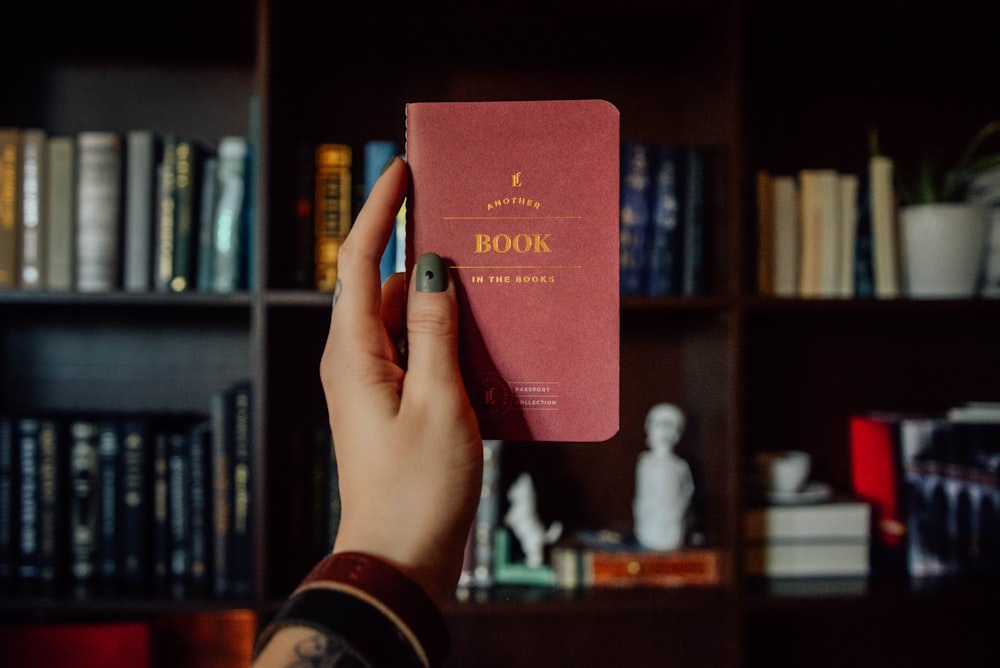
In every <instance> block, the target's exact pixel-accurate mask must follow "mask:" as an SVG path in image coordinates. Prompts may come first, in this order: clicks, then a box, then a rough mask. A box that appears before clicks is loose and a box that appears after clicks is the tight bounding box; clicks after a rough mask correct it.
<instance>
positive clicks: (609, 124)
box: [406, 100, 619, 442]
mask: <svg viewBox="0 0 1000 668" xmlns="http://www.w3.org/2000/svg"><path fill="white" fill-rule="evenodd" d="M406 159H407V162H408V163H409V166H410V174H411V179H410V188H411V191H410V193H409V195H408V200H407V209H406V210H407V233H406V244H407V267H408V270H412V266H413V263H414V262H415V261H416V259H417V258H418V257H420V255H422V254H423V253H425V252H434V253H437V254H438V255H440V256H441V257H442V258H444V260H445V262H447V263H448V264H449V265H450V266H451V267H452V272H453V273H452V275H453V276H455V277H456V280H457V283H458V292H459V303H460V311H461V312H460V324H459V327H460V350H459V353H460V357H461V363H462V369H463V373H464V374H465V382H466V387H467V389H468V391H469V397H470V399H471V401H472V405H473V407H474V408H475V410H476V413H477V415H478V416H479V423H480V429H481V431H482V435H483V438H485V439H499V440H518V441H581V442H597V441H605V440H607V439H609V438H611V437H612V436H614V435H615V434H616V433H617V432H618V395H619V334H618V330H619V317H618V316H619V284H618V278H619V274H618V262H619V247H618V231H619V225H618V198H619V193H618V190H619V172H618V169H619V167H618V163H619V114H618V110H617V109H616V108H615V107H614V106H613V105H611V104H609V103H608V102H605V101H603V100H549V101H532V102H427V103H411V104H408V105H407V107H406Z"/></svg>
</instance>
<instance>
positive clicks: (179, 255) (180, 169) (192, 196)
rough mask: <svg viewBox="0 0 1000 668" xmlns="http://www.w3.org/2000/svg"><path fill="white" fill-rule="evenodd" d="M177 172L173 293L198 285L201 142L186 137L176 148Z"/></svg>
mask: <svg viewBox="0 0 1000 668" xmlns="http://www.w3.org/2000/svg"><path fill="white" fill-rule="evenodd" d="M175 151H176V154H175V162H174V165H175V171H174V248H173V251H174V258H173V262H174V268H173V276H172V277H171V279H170V290H171V291H172V292H185V291H187V290H193V289H194V288H195V286H196V285H197V276H196V270H197V266H198V265H197V262H198V260H197V251H198V240H199V237H198V223H199V215H200V213H201V204H200V198H201V166H202V159H203V153H202V150H201V147H200V146H199V145H198V143H197V142H195V141H192V140H182V141H179V142H177V147H176V149H175Z"/></svg>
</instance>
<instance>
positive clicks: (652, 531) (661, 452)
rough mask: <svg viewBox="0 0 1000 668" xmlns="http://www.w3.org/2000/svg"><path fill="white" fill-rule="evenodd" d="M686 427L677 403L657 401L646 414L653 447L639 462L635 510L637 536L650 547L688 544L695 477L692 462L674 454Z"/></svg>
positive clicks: (657, 548) (645, 545)
mask: <svg viewBox="0 0 1000 668" xmlns="http://www.w3.org/2000/svg"><path fill="white" fill-rule="evenodd" d="M683 431H684V413H682V412H681V410H680V409H679V408H678V407H677V406H675V405H673V404H668V403H660V404H656V405H655V406H653V407H652V408H650V409H649V413H647V414H646V445H648V446H649V449H648V450H646V451H644V452H642V453H641V454H640V455H639V461H638V464H637V465H636V475H635V500H634V501H633V503H632V511H633V514H634V519H635V536H636V539H637V540H638V541H639V543H640V544H641V545H642V546H643V547H646V548H649V549H653V550H673V549H676V548H678V547H681V546H682V545H683V544H684V534H685V529H686V522H685V520H686V516H687V510H688V505H689V504H690V503H691V496H692V495H693V494H694V480H693V479H692V476H691V468H690V467H689V466H688V463H687V462H686V461H684V460H683V459H682V458H681V457H678V456H677V455H676V454H674V446H675V445H677V441H679V440H680V437H681V433H682V432H683Z"/></svg>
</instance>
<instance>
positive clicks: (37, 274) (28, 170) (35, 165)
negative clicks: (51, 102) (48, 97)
mask: <svg viewBox="0 0 1000 668" xmlns="http://www.w3.org/2000/svg"><path fill="white" fill-rule="evenodd" d="M20 155H21V166H20V169H19V171H18V173H19V174H20V179H21V181H20V188H19V192H18V196H19V197H20V199H21V201H20V203H19V207H18V210H19V211H20V218H21V221H20V222H21V225H20V228H21V229H20V237H21V238H20V246H21V252H20V256H21V258H20V266H19V272H20V283H19V287H20V288H21V289H22V290H41V289H42V288H44V287H45V259H46V258H45V234H46V232H47V230H46V225H45V223H46V220H47V212H46V210H45V209H46V204H47V198H46V188H47V186H46V181H47V180H48V167H47V164H48V155H49V152H48V133H47V132H46V131H45V130H42V129H40V128H24V129H23V130H21V154H20Z"/></svg>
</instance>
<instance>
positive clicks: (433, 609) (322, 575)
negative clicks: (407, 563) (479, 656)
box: [296, 552, 450, 666]
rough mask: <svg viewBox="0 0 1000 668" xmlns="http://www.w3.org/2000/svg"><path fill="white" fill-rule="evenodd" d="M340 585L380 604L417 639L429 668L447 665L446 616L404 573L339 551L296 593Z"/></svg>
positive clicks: (368, 557) (367, 557)
mask: <svg viewBox="0 0 1000 668" xmlns="http://www.w3.org/2000/svg"><path fill="white" fill-rule="evenodd" d="M338 583H339V584H341V585H346V586H348V587H351V588H353V589H356V590H358V591H359V592H361V593H362V594H365V595H367V596H369V597H371V598H372V599H374V601H375V602H377V603H379V604H381V606H382V607H383V608H384V610H383V611H384V612H385V613H386V614H388V615H389V616H394V617H395V618H396V621H397V622H398V623H400V624H402V625H403V626H404V627H405V628H406V630H408V631H409V633H410V634H412V635H413V636H414V638H415V639H416V641H417V642H418V643H419V644H420V645H421V649H422V650H423V652H424V653H425V654H426V656H427V660H428V662H429V665H431V666H440V665H442V664H443V663H444V659H445V658H446V657H447V655H448V652H449V650H450V648H449V641H448V628H447V626H446V625H445V621H444V616H443V615H442V614H441V611H440V610H439V609H438V607H437V605H435V604H434V601H433V600H432V599H431V597H430V595H428V594H427V592H426V591H424V590H423V588H422V587H421V586H420V585H418V584H417V583H416V582H414V581H413V580H412V579H410V578H409V577H408V576H407V575H405V574H404V573H403V572H402V571H400V570H399V569H398V568H396V567H395V566H393V565H392V564H390V563H389V562H387V561H384V560H383V559H379V558H378V557H375V556H372V555H370V554H366V553H363V552H336V553H334V554H331V555H328V556H327V557H325V558H324V559H323V560H321V561H320V562H319V563H318V564H316V566H315V567H314V568H313V569H312V571H310V572H309V574H308V575H307V576H306V577H305V579H303V580H302V582H301V583H300V584H299V587H298V589H296V593H297V592H301V591H302V590H304V589H309V588H313V587H323V586H335V585H336V584H338Z"/></svg>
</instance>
